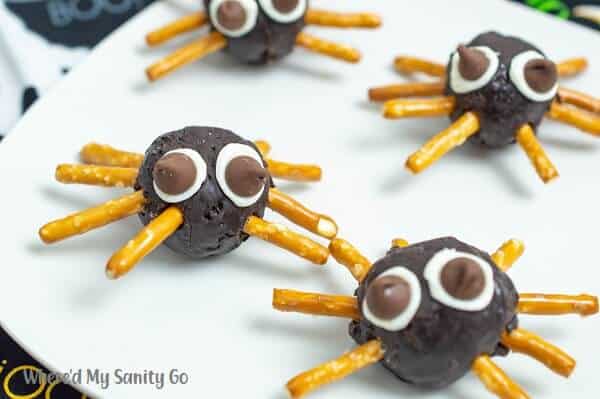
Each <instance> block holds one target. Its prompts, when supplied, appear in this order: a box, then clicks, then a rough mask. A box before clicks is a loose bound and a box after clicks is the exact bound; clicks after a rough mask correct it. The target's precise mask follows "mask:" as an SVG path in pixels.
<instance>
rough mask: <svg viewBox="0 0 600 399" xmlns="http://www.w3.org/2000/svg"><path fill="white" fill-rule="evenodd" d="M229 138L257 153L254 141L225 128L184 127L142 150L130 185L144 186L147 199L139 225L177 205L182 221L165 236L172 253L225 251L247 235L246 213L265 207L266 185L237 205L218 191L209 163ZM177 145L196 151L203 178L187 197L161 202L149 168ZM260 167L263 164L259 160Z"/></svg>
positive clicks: (212, 164) (260, 212)
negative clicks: (247, 201) (250, 201)
mask: <svg viewBox="0 0 600 399" xmlns="http://www.w3.org/2000/svg"><path fill="white" fill-rule="evenodd" d="M230 143H239V144H245V145H248V146H250V147H252V148H254V149H255V150H256V151H257V153H259V154H260V152H259V151H258V149H257V148H256V146H255V145H254V143H252V142H251V141H248V140H244V139H243V138H241V137H239V136H237V135H236V134H234V133H232V132H230V131H229V130H224V129H219V128H216V127H204V126H202V127H199V126H193V127H186V128H184V129H182V130H178V131H174V132H170V133H166V134H164V135H162V136H160V137H159V138H157V139H156V140H155V141H154V142H153V143H152V145H151V146H150V148H148V150H147V151H146V155H145V158H144V163H143V164H142V166H141V168H140V173H139V176H138V179H137V182H136V185H135V188H136V190H139V189H142V190H144V197H145V198H146V200H147V203H146V205H145V207H144V210H143V211H142V212H141V213H140V219H141V221H142V223H144V224H145V225H146V224H148V223H149V222H150V221H151V220H153V219H154V218H156V217H157V216H158V215H160V213H161V212H163V211H164V210H165V209H166V208H168V207H170V206H177V207H178V208H179V209H181V210H182V211H183V215H184V223H183V225H182V226H181V227H180V228H179V229H178V230H177V231H176V232H175V233H174V234H173V235H172V236H171V237H170V238H169V239H167V241H165V244H166V245H167V246H168V247H169V248H171V249H172V250H174V251H175V252H178V253H181V254H184V255H187V256H190V257H193V258H205V257H208V256H213V255H222V254H225V253H228V252H230V251H232V250H234V249H235V248H237V247H238V246H240V245H241V244H242V242H244V241H245V240H246V239H247V238H248V235H247V234H246V233H244V231H243V228H244V224H245V223H246V220H247V219H248V217H250V216H258V217H262V216H263V214H264V212H265V208H266V206H267V197H268V191H269V190H268V187H269V185H271V181H270V177H269V178H268V182H267V188H265V190H264V193H263V195H262V196H261V197H260V198H259V200H258V201H257V202H256V203H255V204H254V205H252V206H249V207H246V208H240V207H238V206H237V205H235V204H234V203H233V202H232V201H231V200H230V199H229V198H227V196H226V195H225V194H224V193H223V191H222V190H221V187H220V186H219V183H218V182H217V178H216V171H215V166H216V162H217V156H218V155H219V152H220V151H221V149H222V148H223V147H224V146H226V145H227V144H230ZM180 148H190V149H193V150H195V151H197V152H198V153H199V154H200V155H201V156H202V158H203V159H204V161H205V162H206V166H207V176H206V180H205V181H204V183H203V184H202V187H201V188H200V190H199V191H198V192H197V193H196V194H194V195H193V196H192V197H191V198H189V199H187V200H186V201H183V202H181V203H177V204H168V203H166V202H164V201H163V200H162V199H160V197H158V195H157V194H156V192H155V191H154V185H153V179H152V171H153V169H154V165H155V164H156V162H157V161H158V160H159V159H160V158H161V157H162V156H163V155H164V154H166V153H167V152H169V151H171V150H175V149H180ZM263 164H264V165H265V167H266V163H265V162H264V160H263Z"/></svg>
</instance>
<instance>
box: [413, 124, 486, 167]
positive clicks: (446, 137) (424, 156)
mask: <svg viewBox="0 0 600 399" xmlns="http://www.w3.org/2000/svg"><path fill="white" fill-rule="evenodd" d="M478 130H479V118H478V117H477V115H475V114H474V113H472V112H466V113H465V114H464V115H463V116H461V117H460V118H459V119H458V120H457V121H456V122H454V123H453V124H452V125H450V127H448V128H447V129H446V130H444V131H442V132H441V133H438V134H437V135H436V136H434V137H433V138H432V139H430V140H429V141H428V142H427V143H425V145H424V146H423V147H421V148H420V149H419V150H418V151H417V152H415V153H414V154H412V155H411V156H410V157H409V158H408V160H407V161H406V167H407V168H408V169H409V170H410V171H412V172H413V173H419V172H422V171H423V170H425V169H426V168H427V167H429V166H430V165H431V164H433V163H434V162H435V161H437V160H438V159H440V158H441V157H442V156H444V155H445V154H446V153H447V152H449V151H451V150H453V149H454V148H456V147H458V146H460V145H461V144H463V143H464V142H465V140H467V139H468V138H469V137H471V136H473V135H474V134H475V133H477V131H478Z"/></svg>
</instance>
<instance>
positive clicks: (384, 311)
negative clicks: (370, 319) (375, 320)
mask: <svg viewBox="0 0 600 399" xmlns="http://www.w3.org/2000/svg"><path fill="white" fill-rule="evenodd" d="M410 294H411V291H410V285H409V284H408V283H407V282H406V281H405V280H404V279H403V278H401V277H398V276H383V277H379V278H377V279H376V280H375V281H373V282H372V283H371V284H370V285H369V288H368V289H367V295H366V301H367V304H368V306H369V310H370V311H371V313H373V314H374V315H375V316H377V317H379V318H380V319H384V320H391V319H393V318H395V317H397V316H399V315H401V314H402V312H404V310H406V308H407V307H408V304H409V303H410Z"/></svg>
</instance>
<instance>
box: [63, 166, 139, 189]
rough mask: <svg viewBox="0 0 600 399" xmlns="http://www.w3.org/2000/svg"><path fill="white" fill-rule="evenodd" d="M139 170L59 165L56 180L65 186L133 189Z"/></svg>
mask: <svg viewBox="0 0 600 399" xmlns="http://www.w3.org/2000/svg"><path fill="white" fill-rule="evenodd" d="M137 175H138V169H135V168H117V167H114V166H96V165H66V164H63V165H58V167H57V168H56V174H55V176H56V180H58V181H59V182H61V183H65V184H72V183H78V184H90V185H93V186H105V187H133V185H134V184H135V181H136V179H137Z"/></svg>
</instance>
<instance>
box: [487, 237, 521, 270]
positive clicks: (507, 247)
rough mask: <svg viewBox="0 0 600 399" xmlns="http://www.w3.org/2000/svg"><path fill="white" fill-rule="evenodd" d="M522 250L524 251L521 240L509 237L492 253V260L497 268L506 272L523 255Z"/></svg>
mask: <svg viewBox="0 0 600 399" xmlns="http://www.w3.org/2000/svg"><path fill="white" fill-rule="evenodd" d="M523 252H525V244H523V241H521V240H515V239H511V240H508V241H506V242H505V243H504V244H502V246H501V247H500V248H498V249H497V250H496V252H494V253H493V254H492V260H493V261H494V263H495V264H496V266H498V269H500V270H502V271H503V272H506V271H508V269H510V268H511V266H512V265H513V264H514V263H515V262H516V261H517V260H518V259H519V258H520V257H521V255H523Z"/></svg>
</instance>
